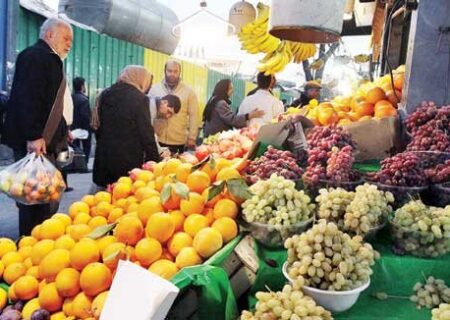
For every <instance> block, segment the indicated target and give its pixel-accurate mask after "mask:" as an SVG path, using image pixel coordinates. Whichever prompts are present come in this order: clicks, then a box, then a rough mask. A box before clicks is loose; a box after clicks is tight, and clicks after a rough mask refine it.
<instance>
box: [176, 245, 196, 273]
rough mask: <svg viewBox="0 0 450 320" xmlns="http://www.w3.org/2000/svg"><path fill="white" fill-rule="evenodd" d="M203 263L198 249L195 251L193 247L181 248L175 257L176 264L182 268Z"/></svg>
mask: <svg viewBox="0 0 450 320" xmlns="http://www.w3.org/2000/svg"><path fill="white" fill-rule="evenodd" d="M201 263H202V257H200V256H199V255H198V253H197V251H195V249H194V248H192V247H186V248H183V249H181V251H180V252H179V253H178V255H177V257H176V259H175V264H176V266H177V267H178V268H180V269H181V268H184V267H189V266H195V265H197V264H201Z"/></svg>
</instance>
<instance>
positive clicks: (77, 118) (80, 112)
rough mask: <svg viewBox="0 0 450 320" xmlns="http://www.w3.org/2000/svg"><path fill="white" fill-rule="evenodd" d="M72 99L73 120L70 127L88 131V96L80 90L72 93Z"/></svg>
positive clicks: (89, 109) (89, 120) (89, 108)
mask: <svg viewBox="0 0 450 320" xmlns="http://www.w3.org/2000/svg"><path fill="white" fill-rule="evenodd" d="M72 100H73V122H72V126H71V128H72V129H83V130H87V131H90V122H91V107H90V105H89V98H88V97H87V96H86V95H85V94H84V93H82V92H75V93H74V94H72Z"/></svg>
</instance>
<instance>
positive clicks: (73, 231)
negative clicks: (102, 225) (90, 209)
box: [66, 224, 92, 241]
mask: <svg viewBox="0 0 450 320" xmlns="http://www.w3.org/2000/svg"><path fill="white" fill-rule="evenodd" d="M91 231H92V230H91V228H89V226H88V225H87V224H77V225H74V226H68V227H67V229H66V233H68V234H69V236H70V237H71V238H72V239H73V240H75V241H79V240H80V239H82V238H84V237H86V236H87V235H88V234H89V233H91Z"/></svg>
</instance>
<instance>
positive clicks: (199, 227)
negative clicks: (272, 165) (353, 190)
mask: <svg viewBox="0 0 450 320" xmlns="http://www.w3.org/2000/svg"><path fill="white" fill-rule="evenodd" d="M239 160H240V159H237V160H235V161H230V160H226V159H215V160H214V161H212V162H208V163H206V164H204V165H203V167H202V168H200V169H197V170H192V166H191V165H190V164H186V163H181V162H180V160H178V159H170V160H168V161H167V162H161V163H158V164H157V165H156V166H155V168H154V170H153V171H149V170H141V169H135V170H133V171H132V173H131V175H130V177H122V178H120V179H119V180H118V181H117V183H116V184H115V185H114V187H113V189H112V192H111V193H109V192H105V191H102V192H98V193H96V194H95V195H86V196H84V197H83V198H82V199H81V200H80V201H76V202H74V203H73V204H72V205H71V206H70V207H69V212H68V214H63V213H57V214H55V215H54V216H52V217H51V218H50V219H48V220H46V221H44V222H43V223H42V224H40V225H38V226H36V227H35V228H34V229H33V231H32V233H31V235H30V236H27V237H23V238H21V239H20V241H19V242H18V244H17V245H16V243H15V242H13V241H12V240H10V239H7V238H0V279H3V281H4V282H6V283H8V284H9V285H10V289H9V292H8V293H7V295H8V297H9V298H10V299H11V300H12V301H16V300H24V301H27V303H26V305H25V308H24V312H23V316H24V319H29V318H30V316H31V314H32V313H33V312H34V311H35V310H36V309H38V308H45V309H47V310H48V311H49V312H51V313H53V314H52V317H51V319H98V318H99V316H100V313H101V310H102V308H103V304H104V303H105V300H106V298H107V295H108V290H109V288H110V286H111V283H112V280H113V278H114V274H115V272H116V268H117V265H118V262H119V260H120V259H129V260H131V261H133V262H134V263H136V264H138V265H140V266H142V267H144V268H147V269H148V270H149V271H151V272H153V273H155V274H158V275H159V276H161V277H163V278H166V279H170V278H172V277H173V276H174V275H175V274H176V273H177V272H178V271H179V270H180V269H181V268H184V267H187V266H192V265H196V264H201V263H202V262H203V261H204V260H205V259H207V258H209V257H210V256H212V255H213V254H214V253H215V252H217V251H218V250H220V249H221V248H222V246H223V245H224V244H225V243H227V242H229V241H231V240H232V239H233V238H235V237H236V236H237V234H238V227H237V224H236V221H235V218H236V217H237V214H238V207H239V205H238V202H239V201H238V200H239V199H235V198H234V197H233V196H232V195H231V194H230V193H229V192H228V191H227V190H226V188H225V189H224V190H223V191H222V193H220V194H219V195H217V196H216V197H214V198H213V199H211V200H209V201H208V194H209V192H210V187H211V186H212V184H213V183H215V182H218V181H219V180H228V179H233V178H240V173H239V171H238V170H237V169H235V168H237V165H236V164H237V163H238V162H239ZM191 171H192V172H191ZM168 188H170V193H169V194H168V196H169V197H168V198H167V197H166V196H163V195H162V193H164V192H167V190H169V189H168ZM164 190H166V191H164ZM180 190H181V191H183V190H184V191H185V192H180ZM179 192H180V193H181V194H179ZM163 200H165V201H163ZM109 224H114V225H109ZM107 225H109V226H110V227H111V228H113V229H112V230H111V232H110V234H107V233H105V234H100V235H97V236H94V235H93V234H92V232H93V231H94V230H96V232H98V231H99V230H101V229H98V228H106V227H107ZM5 299H6V293H5V292H4V291H1V289H0V308H1V307H2V304H3V302H4V301H6V300H5ZM5 303H6V302H5Z"/></svg>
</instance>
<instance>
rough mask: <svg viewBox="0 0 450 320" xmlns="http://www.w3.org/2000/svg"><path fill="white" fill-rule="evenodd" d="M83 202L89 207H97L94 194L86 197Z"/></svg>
mask: <svg viewBox="0 0 450 320" xmlns="http://www.w3.org/2000/svg"><path fill="white" fill-rule="evenodd" d="M81 201H82V202H84V203H86V204H87V205H88V206H89V207H93V206H95V198H94V196H93V195H92V194H88V195H85V196H84V197H83V198H81Z"/></svg>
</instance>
